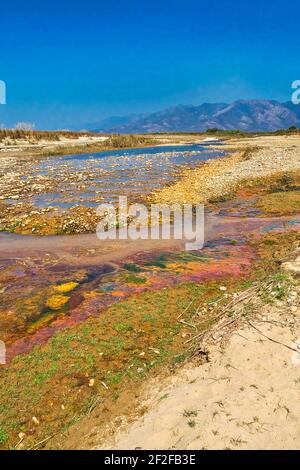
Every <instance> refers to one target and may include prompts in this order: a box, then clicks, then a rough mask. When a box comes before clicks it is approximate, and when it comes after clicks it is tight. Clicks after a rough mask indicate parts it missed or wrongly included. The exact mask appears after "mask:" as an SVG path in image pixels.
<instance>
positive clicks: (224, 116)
mask: <svg viewBox="0 0 300 470" xmlns="http://www.w3.org/2000/svg"><path fill="white" fill-rule="evenodd" d="M290 126H296V127H300V105H299V106H297V105H294V104H293V103H292V102H286V103H280V102H278V101H274V100H237V101H234V102H233V103H230V104H228V103H203V104H201V105H199V106H193V105H178V106H175V107H172V108H168V109H165V110H162V111H158V112H154V113H143V114H130V115H128V116H113V117H111V118H108V119H105V120H104V121H102V122H100V123H99V124H93V125H92V126H91V125H90V126H89V130H93V131H96V132H104V133H108V132H109V133H125V134H128V133H151V132H180V131H181V132H202V131H206V130H207V129H210V128H218V129H224V130H230V129H239V130H242V131H275V130H278V129H286V128H288V127H290Z"/></svg>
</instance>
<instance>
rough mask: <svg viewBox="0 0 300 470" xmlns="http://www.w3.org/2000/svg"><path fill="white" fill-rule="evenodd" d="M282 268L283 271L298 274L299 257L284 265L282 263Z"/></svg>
mask: <svg viewBox="0 0 300 470" xmlns="http://www.w3.org/2000/svg"><path fill="white" fill-rule="evenodd" d="M282 268H283V269H284V270H285V271H288V272H291V273H296V274H299V273H300V256H297V258H296V259H295V260H294V261H288V262H286V263H283V264H282Z"/></svg>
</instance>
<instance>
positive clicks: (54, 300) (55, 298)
mask: <svg viewBox="0 0 300 470" xmlns="http://www.w3.org/2000/svg"><path fill="white" fill-rule="evenodd" d="M68 300H69V297H67V296H66V295H59V294H57V295H51V297H49V299H47V300H46V307H49V308H51V310H59V309H60V308H62V307H63V306H64V305H66V303H67V302H68Z"/></svg>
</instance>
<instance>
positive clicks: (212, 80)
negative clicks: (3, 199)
mask: <svg viewBox="0 0 300 470" xmlns="http://www.w3.org/2000/svg"><path fill="white" fill-rule="evenodd" d="M299 13H300V2H299V0H290V1H282V0H280V1H279V0H272V1H271V0H270V1H269V0H260V1H258V0H252V1H250V0H249V1H243V0H239V1H238V0H228V1H226V0H224V1H221V0H218V1H217V0H206V1H202V0H198V1H197V0H183V1H182V0H173V1H171V0H160V1H156V0H140V1H137V0H107V1H103V0H98V1H92V0H85V1H80V2H79V1H77V2H76V0H75V1H68V0H63V1H57V0H52V1H48V0H44V1H43V2H42V1H40V0H39V1H31V0H26V1H24V0H22V1H18V0H14V1H11V2H8V1H6V2H5V4H4V5H3V2H1V5H0V21H1V23H0V80H4V81H5V82H6V85H7V104H6V105H5V106H3V105H2V106H0V124H1V123H3V124H5V125H7V126H13V125H14V124H15V123H16V122H18V121H31V122H34V123H36V127H38V128H67V127H69V126H71V125H79V126H82V127H84V126H85V125H86V124H88V123H94V122H97V121H99V120H101V119H102V118H104V117H107V116H110V115H115V114H117V115H119V114H121V115H122V114H128V113H131V112H148V111H155V110H159V109H161V108H164V107H168V106H172V105H176V104H179V103H183V104H200V103H202V102H203V101H209V102H215V101H223V102H224V101H225V102H228V101H232V100H234V99H239V98H244V99H247V98H268V99H269V98H273V99H278V100H288V99H290V95H291V82H292V81H293V80H296V79H300V27H299V18H300V15H299Z"/></svg>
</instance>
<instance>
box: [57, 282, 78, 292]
mask: <svg viewBox="0 0 300 470" xmlns="http://www.w3.org/2000/svg"><path fill="white" fill-rule="evenodd" d="M77 286H78V282H66V283H65V284H60V285H59V286H55V287H54V289H55V290H57V291H58V292H61V293H66V292H70V291H71V290H74V289H75V287H77Z"/></svg>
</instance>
